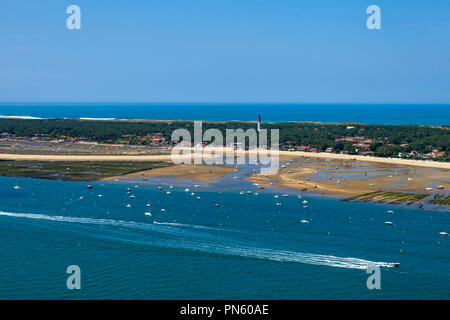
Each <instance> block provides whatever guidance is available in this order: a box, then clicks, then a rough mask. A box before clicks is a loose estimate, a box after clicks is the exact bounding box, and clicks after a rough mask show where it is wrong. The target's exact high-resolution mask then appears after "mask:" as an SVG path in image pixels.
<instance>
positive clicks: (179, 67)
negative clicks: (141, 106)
mask: <svg viewBox="0 0 450 320" xmlns="http://www.w3.org/2000/svg"><path fill="white" fill-rule="evenodd" d="M71 4H76V5H78V6H80V8H81V14H82V17H81V20H82V22H81V27H82V28H81V30H68V29H67V28H66V19H67V17H68V14H66V8H67V6H69V5H71ZM371 4H376V5H378V6H380V8H381V15H382V16H381V19H382V22H381V23H382V29H381V30H372V31H371V30H368V29H367V27H366V19H367V17H368V15H367V14H366V8H367V6H368V5H371ZM0 42H1V46H0V102H300V103H301V102H325V103H327V102H340V103H342V102H355V103H356V102H367V103H383V102H393V103H450V1H448V0H433V1H425V0H420V1H415V0H409V1H406V0H405V1H400V0H396V1H394V0H391V1H379V0H374V1H359V0H358V1H357V0H353V1H351V0H350V1H332V0H315V1H312V0H311V1H301V0H296V1H291V0H270V1H269V0H158V1H155V0H146V1H144V0H141V1H138V0H134V1H133V0H130V1H114V0H95V1H82V0H80V1H75V0H74V1H63V0H58V1H55V0H40V1H35V0H3V1H2V2H1V4H0Z"/></svg>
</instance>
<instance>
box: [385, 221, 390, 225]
mask: <svg viewBox="0 0 450 320" xmlns="http://www.w3.org/2000/svg"><path fill="white" fill-rule="evenodd" d="M384 224H385V225H388V226H392V222H391V221H386V222H385V223H384Z"/></svg>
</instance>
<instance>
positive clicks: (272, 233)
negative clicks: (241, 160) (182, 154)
mask: <svg viewBox="0 0 450 320" xmlns="http://www.w3.org/2000/svg"><path fill="white" fill-rule="evenodd" d="M232 175H234V174H232ZM86 184H87V183H83V182H64V181H50V180H38V179H28V178H8V177H0V190H2V191H1V192H0V243H1V255H0V299H449V298H450V274H449V269H450V268H449V267H450V256H449V253H450V250H449V249H450V243H449V238H448V237H446V236H441V235H439V232H442V231H446V232H449V226H450V216H449V214H448V213H449V212H448V211H439V210H428V209H425V210H420V209H418V208H417V207H412V206H406V205H405V206H392V205H387V204H374V203H358V202H347V201H342V200H339V199H334V198H327V197H320V196H312V195H307V194H305V195H304V199H306V200H307V201H308V206H309V207H308V208H304V207H303V204H302V201H303V200H304V199H299V198H298V197H297V196H296V195H297V194H296V193H295V192H293V191H291V192H289V196H288V197H282V196H281V195H282V194H283V193H284V191H281V190H268V189H266V190H263V191H262V192H260V194H259V195H255V192H256V191H257V190H256V187H255V186H253V185H251V184H250V183H248V182H245V181H242V180H240V179H237V180H235V179H232V176H230V175H228V176H225V177H224V178H222V180H220V181H219V182H218V184H214V185H210V186H201V187H199V188H195V187H194V186H193V184H194V183H193V182H192V181H189V180H174V181H170V180H152V181H143V180H141V179H137V180H136V181H134V183H132V181H120V182H114V181H111V182H105V181H103V182H100V181H99V182H94V183H91V184H92V186H93V188H92V189H88V188H86ZM169 184H173V185H174V188H173V189H171V193H170V194H166V191H167V190H169V187H168V186H169ZM15 185H19V186H20V187H21V188H20V189H14V188H13V187H14V186H15ZM159 185H160V186H163V187H164V190H163V191H158V190H157V188H156V187H157V186H159ZM136 186H137V187H136ZM186 187H188V188H190V189H191V190H190V192H185V188H186ZM127 188H131V189H132V194H133V195H135V197H136V198H135V199H131V198H130V197H129V195H128V193H127ZM241 190H242V191H246V192H247V191H248V190H250V191H252V193H251V194H248V193H246V194H244V195H241V194H240V192H239V191H241ZM191 192H195V196H192V195H191ZM99 195H102V197H99ZM275 195H279V198H275V197H274V196H275ZM197 196H199V197H200V199H197ZM80 197H83V198H80ZM276 202H280V203H281V204H282V205H281V206H277V205H276ZM147 203H150V205H151V206H150V209H148V208H147V206H146V204H147ZM127 204H131V208H126V205H127ZM215 204H219V205H220V206H219V207H217V206H215ZM161 209H165V212H162V211H161ZM388 210H394V214H393V215H390V214H387V211H388ZM147 211H151V213H152V216H151V217H150V216H146V215H145V214H144V213H145V212H147ZM301 220H307V221H309V223H308V224H304V223H301V222H300V221H301ZM385 221H392V222H393V225H392V226H388V225H386V224H385ZM392 262H400V263H401V265H400V267H399V268H396V267H393V266H392V264H390V263H392ZM372 264H373V265H376V266H379V268H380V272H381V289H380V290H377V289H374V290H369V289H368V288H367V285H366V281H367V278H368V277H369V276H370V274H368V273H367V272H366V268H367V265H372ZM69 265H77V266H79V268H80V270H81V289H80V290H69V289H67V287H66V280H67V278H68V276H69V275H68V274H67V273H66V268H67V267H68V266H69Z"/></svg>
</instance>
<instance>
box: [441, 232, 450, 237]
mask: <svg viewBox="0 0 450 320" xmlns="http://www.w3.org/2000/svg"><path fill="white" fill-rule="evenodd" d="M439 235H441V236H448V233H447V232H439Z"/></svg>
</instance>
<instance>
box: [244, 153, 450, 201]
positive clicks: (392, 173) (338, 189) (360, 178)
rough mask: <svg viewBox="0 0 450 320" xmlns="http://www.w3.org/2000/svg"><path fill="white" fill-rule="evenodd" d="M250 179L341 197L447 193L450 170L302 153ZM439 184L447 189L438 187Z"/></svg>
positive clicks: (264, 184) (449, 182)
mask: <svg viewBox="0 0 450 320" xmlns="http://www.w3.org/2000/svg"><path fill="white" fill-rule="evenodd" d="M364 158H365V157H364ZM247 180H249V181H252V182H255V183H259V184H261V185H263V186H267V187H275V188H277V187H278V188H281V187H283V188H291V189H296V190H299V191H308V192H314V193H320V194H324V195H331V196H338V197H350V196H354V195H360V194H365V193H369V192H375V191H391V192H409V193H417V194H427V195H431V194H436V193H439V194H446V192H447V191H446V190H448V188H449V187H450V170H448V169H442V168H434V167H422V166H411V165H404V164H398V163H396V162H394V163H391V162H390V163H382V162H378V161H359V160H356V161H355V160H349V159H347V160H342V159H333V158H330V157H328V158H325V157H301V158H295V159H291V161H289V162H288V165H286V166H285V167H282V168H281V169H280V170H279V171H278V172H277V173H275V174H271V175H263V174H256V175H253V176H251V177H248V178H247ZM439 186H442V187H443V189H438V188H437V187H439Z"/></svg>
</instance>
